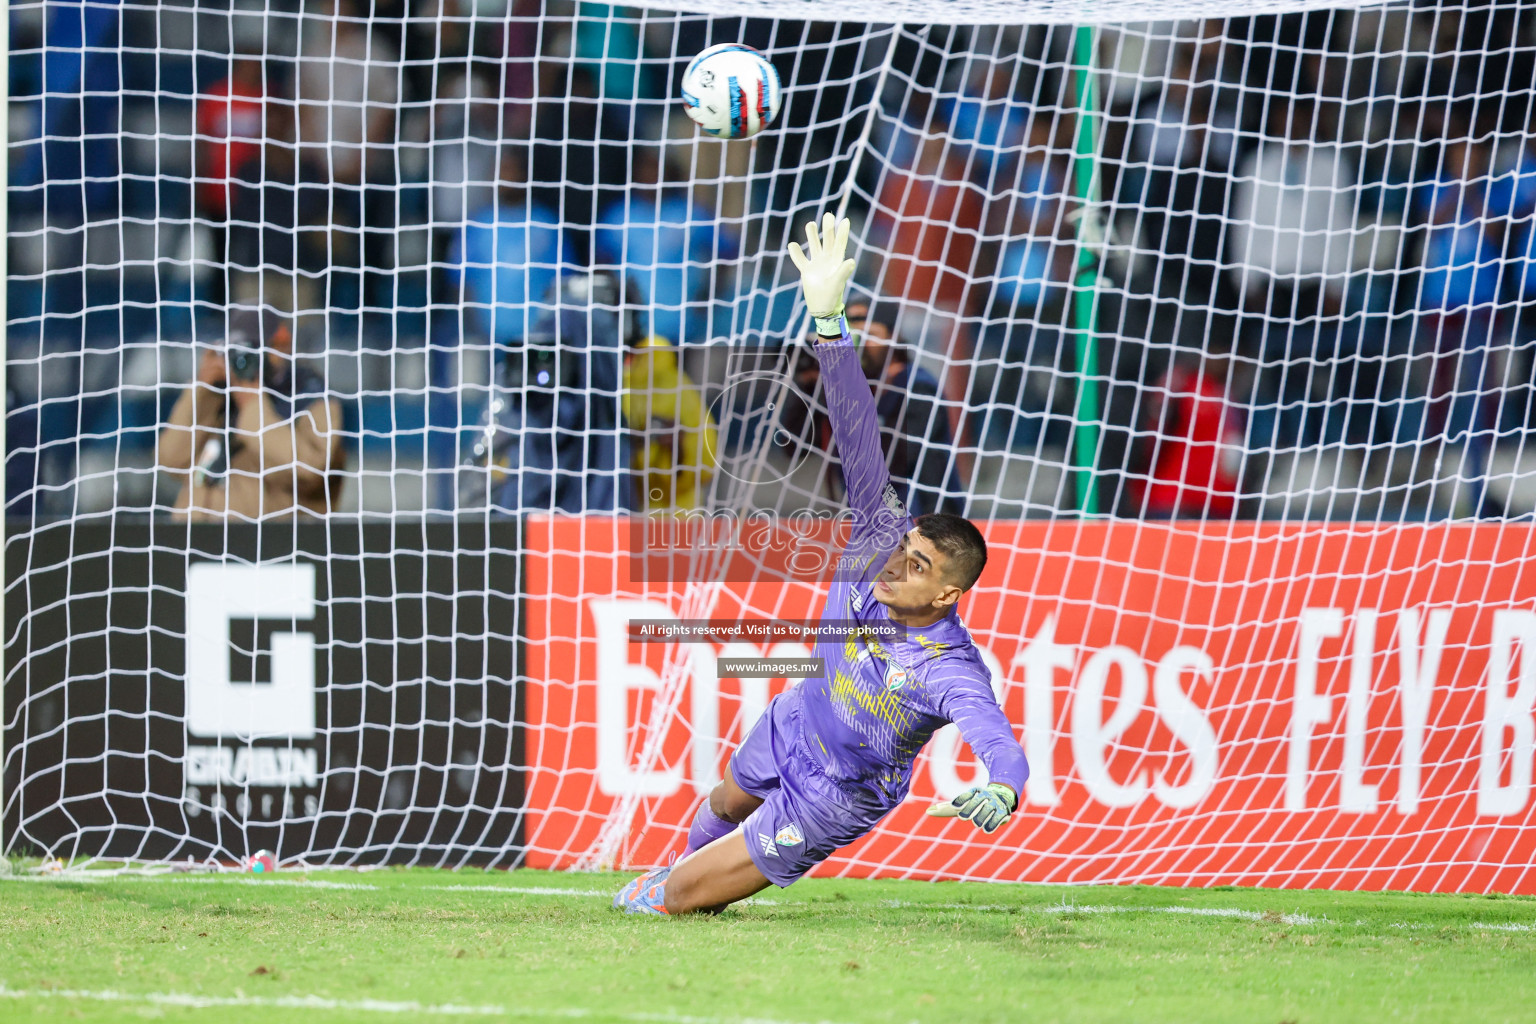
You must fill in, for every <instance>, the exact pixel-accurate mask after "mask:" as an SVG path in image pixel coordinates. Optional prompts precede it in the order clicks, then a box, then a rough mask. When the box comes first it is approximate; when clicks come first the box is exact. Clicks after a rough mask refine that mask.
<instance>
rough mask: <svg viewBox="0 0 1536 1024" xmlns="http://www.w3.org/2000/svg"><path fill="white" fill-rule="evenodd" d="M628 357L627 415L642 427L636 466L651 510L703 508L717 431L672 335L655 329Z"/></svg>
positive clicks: (636, 426) (637, 427)
mask: <svg viewBox="0 0 1536 1024" xmlns="http://www.w3.org/2000/svg"><path fill="white" fill-rule="evenodd" d="M636 349H637V351H634V352H632V353H630V354H629V355H628V356H626V357H625V359H624V397H623V408H624V418H625V419H626V420H628V421H629V426H630V429H632V430H637V431H641V432H643V433H644V435H645V437H644V441H643V443H641V444H637V445H636V446H635V455H634V468H635V472H636V475H637V476H639V477H640V480H641V486H642V488H643V489H644V490H643V493H642V494H641V496H640V497H641V504H642V505H643V507H644V508H646V509H647V510H660V509H693V508H699V507H700V505H701V504H702V501H703V498H704V491H705V488H707V487H708V486H709V481H710V480H711V479H712V478H713V477H714V475H715V468H716V466H717V465H718V461H717V460H718V455H717V453H718V451H719V435H718V433H717V431H716V430H715V420H714V417H712V416H711V415H710V414H709V410H708V409H706V408H705V407H704V398H703V395H702V394H701V393H700V391H699V388H698V387H697V386H696V385H695V384H694V383H693V381H692V380H691V379H690V378H689V376H688V374H687V373H686V372H685V371H684V370H683V369H682V367H680V366H679V365H678V362H677V350H676V348H675V347H674V346H673V345H672V343H671V342H670V341H668V340H667V339H666V338H663V337H660V336H658V335H654V334H653V335H651V336H650V337H648V338H646V339H645V340H644V341H641V342H640V343H639V344H638V345H637V346H636Z"/></svg>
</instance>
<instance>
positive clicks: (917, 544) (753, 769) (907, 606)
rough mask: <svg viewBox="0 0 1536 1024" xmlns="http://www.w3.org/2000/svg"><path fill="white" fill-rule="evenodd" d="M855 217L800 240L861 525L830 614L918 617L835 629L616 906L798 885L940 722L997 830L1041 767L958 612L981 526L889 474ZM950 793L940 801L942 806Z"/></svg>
mask: <svg viewBox="0 0 1536 1024" xmlns="http://www.w3.org/2000/svg"><path fill="white" fill-rule="evenodd" d="M849 229H850V224H849V222H848V221H847V220H843V221H841V222H839V221H837V220H836V219H835V218H834V217H833V216H832V215H831V214H827V215H826V216H825V217H824V218H823V220H822V224H821V228H820V230H819V231H818V229H817V226H816V224H815V223H814V222H812V223H809V224H807V225H806V231H805V233H806V247H805V249H804V250H802V249H801V247H800V246H799V244H797V243H793V242H792V243H790V246H789V256H790V259H791V260H792V261H793V262H794V264H795V266H796V267H797V268H798V269H799V271H800V284H801V288H802V290H803V292H804V295H805V302H806V307H807V308H808V309H809V311H810V313H811V315H812V317H813V319H814V320H815V324H816V334H817V343H816V346H815V348H816V357H817V359H818V361H819V362H820V364H821V380H822V381H823V386H824V388H825V389H826V402H827V407H828V412H829V416H830V419H831V422H832V431H833V436H834V437H835V439H836V441H837V449H838V452H839V453H840V456H841V459H842V467H843V474H844V477H845V478H846V481H847V492H848V504H849V506H850V508H851V511H852V513H853V515H852V519H853V528H852V533H851V536H850V539H849V543H848V546H847V548H846V549H845V550H844V552H843V556H842V560H841V561H840V562H839V565H838V568H837V572H836V574H835V575H834V577H833V583H832V586H831V588H830V590H829V592H828V594H827V603H826V609H825V611H824V612H823V620H824V621H825V620H844V621H851V622H855V623H857V624H858V625H859V626H863V627H874V626H887V627H889V626H890V625H891V624H894V625H896V626H902V627H905V630H904V631H898V632H901V638H900V639H887V640H884V641H882V640H879V639H876V638H875V637H874V636H872V635H868V633H865V632H860V633H856V634H855V635H854V636H853V637H851V638H845V637H842V636H823V637H822V638H821V639H819V640H818V642H817V644H816V656H817V657H819V658H821V659H822V661H823V664H824V666H825V669H826V671H825V673H824V675H823V677H822V678H819V679H806V680H805V681H804V682H802V683H801V684H800V685H798V686H796V687H794V688H792V689H790V690H788V691H786V692H785V693H782V694H780V695H779V696H778V697H776V698H774V700H773V701H772V702H771V703H770V704H769V705H768V708H767V710H766V711H764V713H763V716H762V718H760V719H759V720H758V722H757V724H756V725H755V726H754V727H753V728H752V731H751V732H750V733H749V734H748V735H747V737H746V738H745V739H744V740H742V742H741V746H740V747H738V748H737V750H736V752H735V754H734V755H732V757H731V760H730V764H729V765H728V766H727V767H726V770H725V779H724V781H722V782H721V783H720V784H719V785H718V786H716V787H715V788H714V790H713V791H712V792H711V793H710V794H709V798H708V799H707V800H706V801H705V802H704V804H703V805H702V806H701V807H700V808H699V811H698V814H697V816H696V817H695V818H694V821H693V825H692V827H691V828H690V829H689V831H688V846H687V849H686V850H685V851H684V854H683V856H682V858H681V859H680V860H678V861H677V862H676V864H674V865H672V866H670V867H663V868H657V869H655V870H654V871H650V872H647V873H646V874H644V875H641V876H640V877H639V878H637V879H635V880H633V881H631V882H630V883H629V884H627V885H626V886H624V888H623V889H622V890H620V892H619V894H618V895H617V896H616V897H614V906H615V907H618V908H621V909H623V910H626V911H628V912H630V913H637V914H690V913H698V912H714V911H718V910H721V909H723V908H724V907H726V906H727V905H729V904H731V903H734V902H736V901H737V900H741V899H745V898H747V897H748V896H751V895H752V894H753V893H756V892H760V891H761V890H763V889H766V888H767V887H768V886H770V885H777V886H780V887H783V886H788V885H790V884H792V883H793V882H794V881H795V880H796V879H798V878H800V876H802V875H804V874H805V873H806V872H807V871H809V870H810V869H811V868H813V867H815V866H816V865H817V864H819V863H821V862H822V861H823V860H826V859H827V857H829V856H831V855H832V854H833V853H834V852H836V851H837V850H838V849H839V848H841V847H843V846H846V845H848V844H849V843H851V842H853V841H854V840H855V839H858V838H859V837H860V836H862V835H864V834H865V833H867V832H868V831H869V830H870V829H872V828H874V827H875V825H876V824H878V823H879V821H880V820H881V819H882V818H884V817H885V816H886V815H887V814H889V813H890V812H891V811H892V810H893V809H895V808H896V806H897V805H899V804H900V803H901V802H902V800H903V798H904V797H906V795H907V790H908V788H909V787H910V785H911V781H912V762H913V761H914V760H915V759H916V757H917V753H918V751H919V750H921V749H922V747H923V745H924V744H925V743H927V742H928V739H929V737H931V736H932V735H933V734H934V733H935V732H936V731H937V730H938V729H939V728H941V727H942V726H944V725H946V724H948V723H950V722H953V723H954V724H955V725H957V726H959V728H960V734H961V735H962V736H963V737H964V738H965V740H966V742H968V743H969V744H970V746H971V749H972V750H973V751H974V752H975V754H976V756H977V757H978V758H979V759H980V760H981V763H982V764H983V765H984V766H985V767H986V769H987V776H988V779H989V780H990V781H989V782H988V784H987V785H985V786H976V787H973V788H972V789H969V790H967V791H966V792H964V793H961V794H960V795H959V796H956V797H955V798H954V799H953V800H952V801H951V802H950V804H948V805H946V806H945V807H943V808H942V811H943V812H944V813H947V814H949V815H951V816H957V817H962V818H967V819H969V820H970V821H971V822H972V823H973V824H974V825H976V826H977V827H979V828H980V829H982V830H983V831H984V832H989V833H990V832H995V831H997V830H998V829H999V828H1001V827H1002V826H1003V824H1004V823H1005V822H1006V821H1007V820H1008V818H1009V816H1010V815H1012V814H1013V812H1014V810H1015V809H1016V808H1017V807H1018V803H1019V797H1020V794H1022V793H1023V791H1024V781H1025V779H1026V778H1027V777H1028V776H1029V766H1028V763H1027V762H1026V761H1025V759H1024V750H1023V748H1022V747H1020V746H1019V743H1018V740H1017V739H1015V737H1014V734H1013V728H1012V726H1011V725H1009V722H1008V719H1007V718H1006V717H1005V716H1004V714H1003V710H1002V708H1000V707H999V706H998V703H997V699H996V698H995V697H994V696H993V693H992V684H991V675H990V673H989V671H988V669H987V667H986V665H985V664H984V663H983V662H982V660H981V655H980V653H979V652H978V651H977V649H976V645H975V644H974V643H973V642H972V641H971V635H970V633H969V632H967V631H966V628H965V626H964V625H963V624H962V623H961V621H960V614H959V606H958V602H959V600H960V596H961V595H962V594H964V593H965V592H966V591H967V590H969V589H970V588H971V587H972V586H974V585H975V583H976V580H977V578H978V577H979V576H980V575H981V570H982V568H983V567H984V566H985V565H986V561H987V547H986V542H985V541H984V540H983V539H982V536H981V531H979V530H977V529H976V527H975V526H974V525H972V524H971V523H970V522H969V521H968V520H965V519H963V518H961V517H959V516H954V515H948V514H945V513H934V514H931V515H925V516H923V517H921V518H920V519H918V520H917V521H916V522H915V523H914V522H913V520H912V519H911V518H909V517H908V515H907V511H906V508H905V507H904V506H903V504H902V502H901V499H900V497H899V496H898V495H897V493H896V490H895V488H894V487H893V486H892V485H891V481H890V474H889V472H888V471H887V469H886V465H885V458H884V455H883V453H882V451H881V446H880V424H879V421H878V418H877V413H876V408H875V400H874V396H873V395H872V394H871V392H870V387H869V381H868V379H867V378H866V377H865V375H864V371H863V369H862V367H861V366H860V364H859V356H858V351H857V348H856V347H855V344H854V341H853V339H852V338H851V337H850V335H849V332H848V325H847V321H846V319H845V318H844V316H843V309H844V302H843V298H844V293H845V292H846V291H847V288H848V282H849V279H850V278H851V277H852V276H853V270H854V261H853V260H851V259H846V258H845V254H846V251H847V247H848V233H849ZM936 810H940V809H939V808H936Z"/></svg>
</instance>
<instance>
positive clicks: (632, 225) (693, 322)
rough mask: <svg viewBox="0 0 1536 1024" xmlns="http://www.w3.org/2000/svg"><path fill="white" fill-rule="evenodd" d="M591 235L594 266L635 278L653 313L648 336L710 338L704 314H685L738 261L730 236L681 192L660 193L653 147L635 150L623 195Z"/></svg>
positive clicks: (658, 166)
mask: <svg viewBox="0 0 1536 1024" xmlns="http://www.w3.org/2000/svg"><path fill="white" fill-rule="evenodd" d="M597 221H598V223H597V230H596V231H595V232H594V233H593V240H592V252H593V262H594V263H595V264H597V265H601V266H606V267H614V268H619V269H621V270H622V273H623V274H624V275H626V276H628V277H629V278H630V279H631V280H633V281H634V282H635V283H636V284H637V285H638V286H639V288H640V293H641V297H642V298H643V300H644V301H645V302H646V303H647V304H648V305H649V306H650V307H651V328H650V330H651V333H652V334H659V335H661V336H662V337H664V338H672V339H676V340H679V341H699V340H702V339H703V338H704V337H705V336H707V334H708V329H709V315H708V310H707V308H690V306H691V305H692V304H695V303H700V302H701V300H708V299H710V298H711V297H712V296H713V293H714V291H715V287H714V282H712V281H711V274H712V273H713V272H714V270H715V269H716V267H717V265H718V262H719V261H721V260H732V259H735V258H736V254H737V242H736V238H735V236H734V235H733V234H731V233H730V232H728V231H725V230H721V229H720V228H719V227H718V226H717V225H716V223H715V218H714V216H713V215H712V214H710V213H709V212H708V211H707V210H705V209H704V208H703V207H702V206H700V205H699V204H698V203H696V202H694V201H693V199H692V198H691V197H690V196H689V195H688V193H687V191H686V190H684V189H670V188H665V187H663V185H662V181H661V162H660V159H659V158H658V156H657V153H656V151H655V150H654V149H636V150H634V178H633V181H632V182H631V184H630V187H629V190H628V192H627V193H626V194H625V195H624V197H623V198H621V199H616V200H614V201H613V202H611V203H609V204H608V205H607V206H605V207H604V208H603V210H602V212H601V213H600V214H599V216H598V218H597Z"/></svg>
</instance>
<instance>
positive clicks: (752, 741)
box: [731, 692, 890, 889]
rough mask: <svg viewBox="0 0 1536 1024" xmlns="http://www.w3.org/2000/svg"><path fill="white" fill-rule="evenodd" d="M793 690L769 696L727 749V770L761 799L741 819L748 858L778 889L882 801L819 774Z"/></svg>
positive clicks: (864, 828)
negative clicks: (736, 744) (754, 721)
mask: <svg viewBox="0 0 1536 1024" xmlns="http://www.w3.org/2000/svg"><path fill="white" fill-rule="evenodd" d="M792 696H793V692H791V693H786V694H782V695H781V696H779V697H775V698H774V699H773V701H772V702H771V703H770V704H769V705H768V708H767V710H766V711H764V712H763V717H762V718H760V719H758V721H757V724H756V725H755V726H753V727H752V731H751V732H750V733H748V734H747V738H746V739H744V740H742V741H741V746H739V747H737V748H736V753H735V754H734V755H732V756H731V775H732V777H733V778H735V780H736V784H737V785H738V786H740V787H741V788H742V789H743V790H744V791H745V792H747V793H749V794H751V795H752V796H755V797H760V798H762V801H763V803H762V806H761V807H759V808H758V809H757V810H755V811H753V812H752V814H751V815H750V816H749V817H748V818H747V820H746V821H744V822H742V824H741V834H742V838H744V839H745V840H746V841H747V852H748V853H749V854H751V856H752V863H753V864H756V865H757V869H758V870H759V871H761V872H762V873H763V876H764V877H765V878H767V879H768V881H770V882H772V883H773V884H774V885H777V886H778V887H780V888H781V889H782V888H783V887H785V886H787V885H790V884H791V883H793V882H794V881H795V880H796V879H798V878H799V877H800V876H801V875H803V874H805V873H806V872H807V871H809V870H811V868H813V867H815V866H816V865H817V864H820V863H821V862H822V861H824V860H826V859H827V858H828V857H830V856H831V855H832V854H833V853H834V852H836V851H837V850H839V849H841V848H842V847H844V846H847V845H848V844H849V843H851V842H853V841H854V840H855V839H857V838H859V837H860V836H862V835H863V834H864V833H866V832H868V831H869V830H870V829H872V828H874V827H875V825H876V824H877V823H878V822H879V821H880V819H881V818H883V817H885V816H886V814H887V813H889V811H890V808H889V807H887V806H885V805H884V803H882V802H879V801H877V800H875V799H874V798H873V796H872V795H871V794H870V793H869V792H868V791H867V790H863V789H860V788H857V787H853V786H847V785H844V784H842V783H839V782H837V781H836V780H834V779H830V778H828V777H827V775H826V773H825V771H823V769H822V768H821V766H820V765H819V764H817V763H816V762H815V761H813V760H812V759H811V755H810V752H809V751H808V750H807V749H806V747H805V738H804V734H803V732H802V730H801V727H800V707H799V702H798V701H795V700H792V699H786V698H791V697H792Z"/></svg>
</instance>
